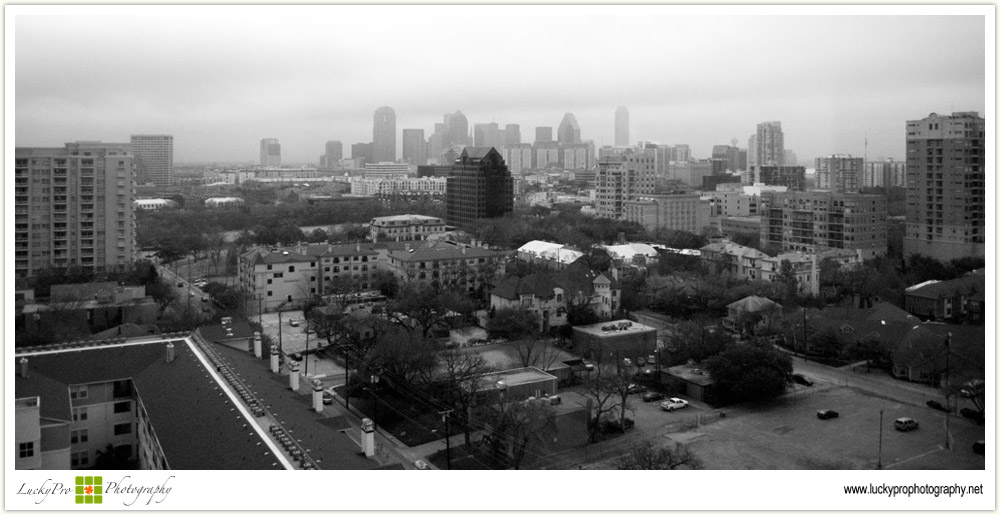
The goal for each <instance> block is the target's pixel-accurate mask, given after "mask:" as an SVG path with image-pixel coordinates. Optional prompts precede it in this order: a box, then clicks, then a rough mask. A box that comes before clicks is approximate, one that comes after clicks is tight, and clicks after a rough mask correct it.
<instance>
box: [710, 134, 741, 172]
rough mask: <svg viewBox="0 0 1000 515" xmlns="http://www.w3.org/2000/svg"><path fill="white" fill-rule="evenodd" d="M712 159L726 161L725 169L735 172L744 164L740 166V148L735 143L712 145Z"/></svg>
mask: <svg viewBox="0 0 1000 515" xmlns="http://www.w3.org/2000/svg"><path fill="white" fill-rule="evenodd" d="M733 141H735V139H734V140H733ZM712 159H722V160H724V161H725V162H726V169H727V170H729V171H730V172H737V171H739V170H742V169H744V168H745V166H744V167H743V168H741V167H740V149H739V148H738V147H736V145H715V146H713V147H712Z"/></svg>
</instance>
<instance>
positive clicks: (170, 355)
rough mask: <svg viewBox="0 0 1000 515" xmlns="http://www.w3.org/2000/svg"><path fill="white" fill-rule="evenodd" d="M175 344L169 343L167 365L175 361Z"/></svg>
mask: <svg viewBox="0 0 1000 515" xmlns="http://www.w3.org/2000/svg"><path fill="white" fill-rule="evenodd" d="M174 357H175V356H174V344H173V342H167V363H170V362H171V361H173V360H174Z"/></svg>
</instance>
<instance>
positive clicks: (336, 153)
mask: <svg viewBox="0 0 1000 515" xmlns="http://www.w3.org/2000/svg"><path fill="white" fill-rule="evenodd" d="M323 158H324V159H323V162H325V163H326V167H327V168H337V167H338V166H339V163H340V161H341V160H342V159H344V144H343V143H341V142H339V141H327V142H326V153H325V154H323Z"/></svg>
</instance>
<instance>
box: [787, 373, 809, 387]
mask: <svg viewBox="0 0 1000 515" xmlns="http://www.w3.org/2000/svg"><path fill="white" fill-rule="evenodd" d="M792 380H794V381H795V382H796V383H799V384H801V385H802V386H812V385H813V380H812V379H809V378H808V377H806V376H804V375H802V374H792Z"/></svg>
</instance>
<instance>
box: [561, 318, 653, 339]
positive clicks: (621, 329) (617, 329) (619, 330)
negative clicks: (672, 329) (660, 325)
mask: <svg viewBox="0 0 1000 515" xmlns="http://www.w3.org/2000/svg"><path fill="white" fill-rule="evenodd" d="M573 330H574V331H582V332H584V333H588V334H593V335H597V336H614V335H619V334H634V333H641V332H646V331H653V332H656V329H654V328H652V327H650V326H648V325H645V324H640V323H639V322H633V321H631V320H624V319H623V320H615V321H612V322H601V323H597V324H591V325H578V326H575V327H574V328H573Z"/></svg>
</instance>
